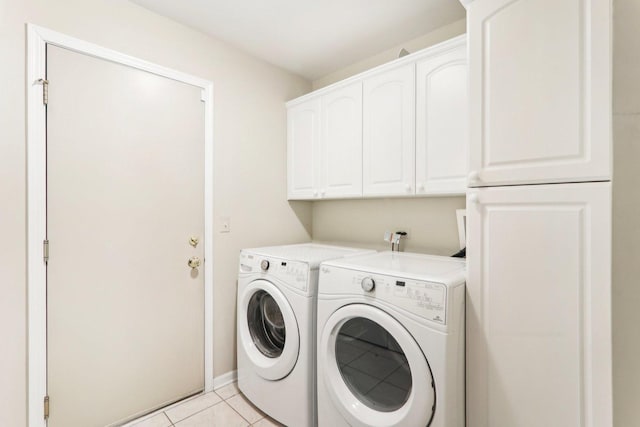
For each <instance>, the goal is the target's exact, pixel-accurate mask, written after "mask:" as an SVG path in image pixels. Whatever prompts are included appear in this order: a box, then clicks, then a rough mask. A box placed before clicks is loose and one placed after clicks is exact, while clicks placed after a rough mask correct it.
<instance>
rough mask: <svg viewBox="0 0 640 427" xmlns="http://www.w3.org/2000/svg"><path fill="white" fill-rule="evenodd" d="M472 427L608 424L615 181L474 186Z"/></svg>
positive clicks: (469, 283)
mask: <svg viewBox="0 0 640 427" xmlns="http://www.w3.org/2000/svg"><path fill="white" fill-rule="evenodd" d="M467 197H468V198H467V215H468V217H467V220H468V230H469V232H468V242H467V244H468V251H467V252H468V260H469V261H468V262H469V264H468V269H469V271H468V281H467V291H468V298H467V319H466V320H467V420H468V426H469V427H539V426H562V427H587V426H589V427H610V426H611V425H612V398H611V393H612V390H611V295H610V293H611V267H610V265H611V184H610V183H608V182H607V183H604V182H603V183H584V184H559V185H532V186H519V187H501V188H487V189H476V190H470V192H469V195H468V196H467Z"/></svg>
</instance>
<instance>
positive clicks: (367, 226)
mask: <svg viewBox="0 0 640 427" xmlns="http://www.w3.org/2000/svg"><path fill="white" fill-rule="evenodd" d="M465 30H466V24H465V20H464V19H463V20H460V21H456V22H454V23H452V24H449V25H447V26H445V27H442V28H440V29H438V30H435V31H432V32H430V33H428V34H425V35H423V36H421V37H418V38H416V39H413V40H409V41H407V42H405V43H403V44H401V45H398V46H397V47H395V48H392V49H388V50H385V51H383V52H380V53H379V54H377V55H374V56H372V57H370V58H367V59H365V60H362V61H359V62H357V63H354V64H352V65H350V66H348V67H346V68H343V69H341V70H338V71H335V72H333V73H331V74H329V75H327V76H325V77H322V78H320V79H318V80H315V81H314V82H313V87H314V89H318V88H321V87H324V86H327V85H329V84H331V83H335V82H337V81H340V80H342V79H345V78H347V77H350V76H352V75H355V74H358V73H360V72H362V71H365V70H368V69H370V68H372V67H375V66H378V65H381V64H384V63H386V62H389V61H392V60H393V59H396V58H397V57H398V52H399V51H400V49H402V48H405V49H407V50H408V51H409V52H416V51H418V50H420V49H424V48H426V47H428V46H432V45H434V44H437V43H440V42H442V41H445V40H448V39H450V38H452V37H455V36H458V35H460V34H464V32H465ZM464 207H465V200H464V197H441V198H440V197H431V198H398V199H362V200H330V201H326V200H323V201H316V202H313V239H314V240H318V241H328V242H344V243H348V244H352V245H361V246H362V245H367V246H369V247H373V248H376V249H384V250H387V249H389V245H388V244H386V243H385V242H384V241H383V240H382V237H383V235H384V232H385V231H399V230H400V229H404V230H405V231H408V232H409V238H408V239H407V240H406V241H405V242H404V244H403V248H404V249H405V250H407V251H414V252H424V253H431V254H437V255H450V254H452V253H453V252H455V251H457V250H458V246H459V245H458V229H457V226H456V209H464Z"/></svg>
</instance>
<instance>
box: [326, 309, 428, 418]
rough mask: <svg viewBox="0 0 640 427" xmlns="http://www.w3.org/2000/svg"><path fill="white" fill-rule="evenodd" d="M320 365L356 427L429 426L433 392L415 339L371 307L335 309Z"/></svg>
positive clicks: (333, 396)
mask: <svg viewBox="0 0 640 427" xmlns="http://www.w3.org/2000/svg"><path fill="white" fill-rule="evenodd" d="M318 364H319V366H321V367H322V370H323V372H324V381H325V385H326V387H327V389H328V392H329V395H330V396H331V399H332V401H333V403H334V405H335V406H336V407H337V408H338V409H339V410H340V412H341V413H342V416H343V417H344V418H345V420H346V421H347V422H348V423H349V424H351V425H353V426H426V425H428V424H429V423H430V422H431V418H432V416H433V409H434V404H435V390H434V388H433V378H432V375H431V369H430V368H429V364H428V363H427V360H426V359H425V356H424V354H423V353H422V350H421V349H420V347H419V346H418V344H417V343H416V342H415V340H414V339H413V337H412V336H411V334H410V333H409V332H408V331H407V330H406V329H405V328H404V327H403V326H402V325H401V324H400V323H399V322H398V321H397V320H396V319H395V318H393V317H392V316H390V315H389V314H387V313H386V312H384V311H383V310H380V309H378V308H376V307H373V306H371V305H367V304H351V305H347V306H344V307H341V308H339V309H338V310H336V311H335V312H334V313H333V314H332V315H331V316H330V317H329V319H328V320H327V322H326V323H325V326H324V328H323V330H322V336H321V341H320V348H319V351H318Z"/></svg>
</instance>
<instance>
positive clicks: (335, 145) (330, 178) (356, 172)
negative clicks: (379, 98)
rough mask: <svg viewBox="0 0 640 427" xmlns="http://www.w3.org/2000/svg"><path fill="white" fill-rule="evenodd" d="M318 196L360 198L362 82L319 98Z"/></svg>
mask: <svg viewBox="0 0 640 427" xmlns="http://www.w3.org/2000/svg"><path fill="white" fill-rule="evenodd" d="M319 192H320V194H319V196H320V197H330V198H339V197H360V196H362V82H356V83H353V84H351V85H349V86H346V87H344V88H340V89H337V90H334V91H331V92H329V93H327V94H326V95H324V96H323V97H322V137H321V143H320V186H319Z"/></svg>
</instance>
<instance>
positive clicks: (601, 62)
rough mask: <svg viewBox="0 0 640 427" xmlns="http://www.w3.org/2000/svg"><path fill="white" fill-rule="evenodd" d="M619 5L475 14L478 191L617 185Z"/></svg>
mask: <svg viewBox="0 0 640 427" xmlns="http://www.w3.org/2000/svg"><path fill="white" fill-rule="evenodd" d="M610 3H611V2H610V0H563V1H557V0H475V1H474V2H472V3H471V4H470V5H469V9H468V12H467V13H468V15H467V16H468V18H467V19H468V29H469V65H470V87H469V89H470V103H471V116H470V120H471V122H470V125H471V127H470V132H471V165H470V166H471V167H470V170H471V173H470V174H469V181H470V182H469V184H470V186H492V185H504V184H527V183H553V182H574V181H595V180H608V179H610V177H611V165H610V163H611V153H610V151H611V141H610V134H611V70H610V68H611V65H610V64H611V48H610V44H611V38H610V30H611V29H610V20H611V6H610Z"/></svg>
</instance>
